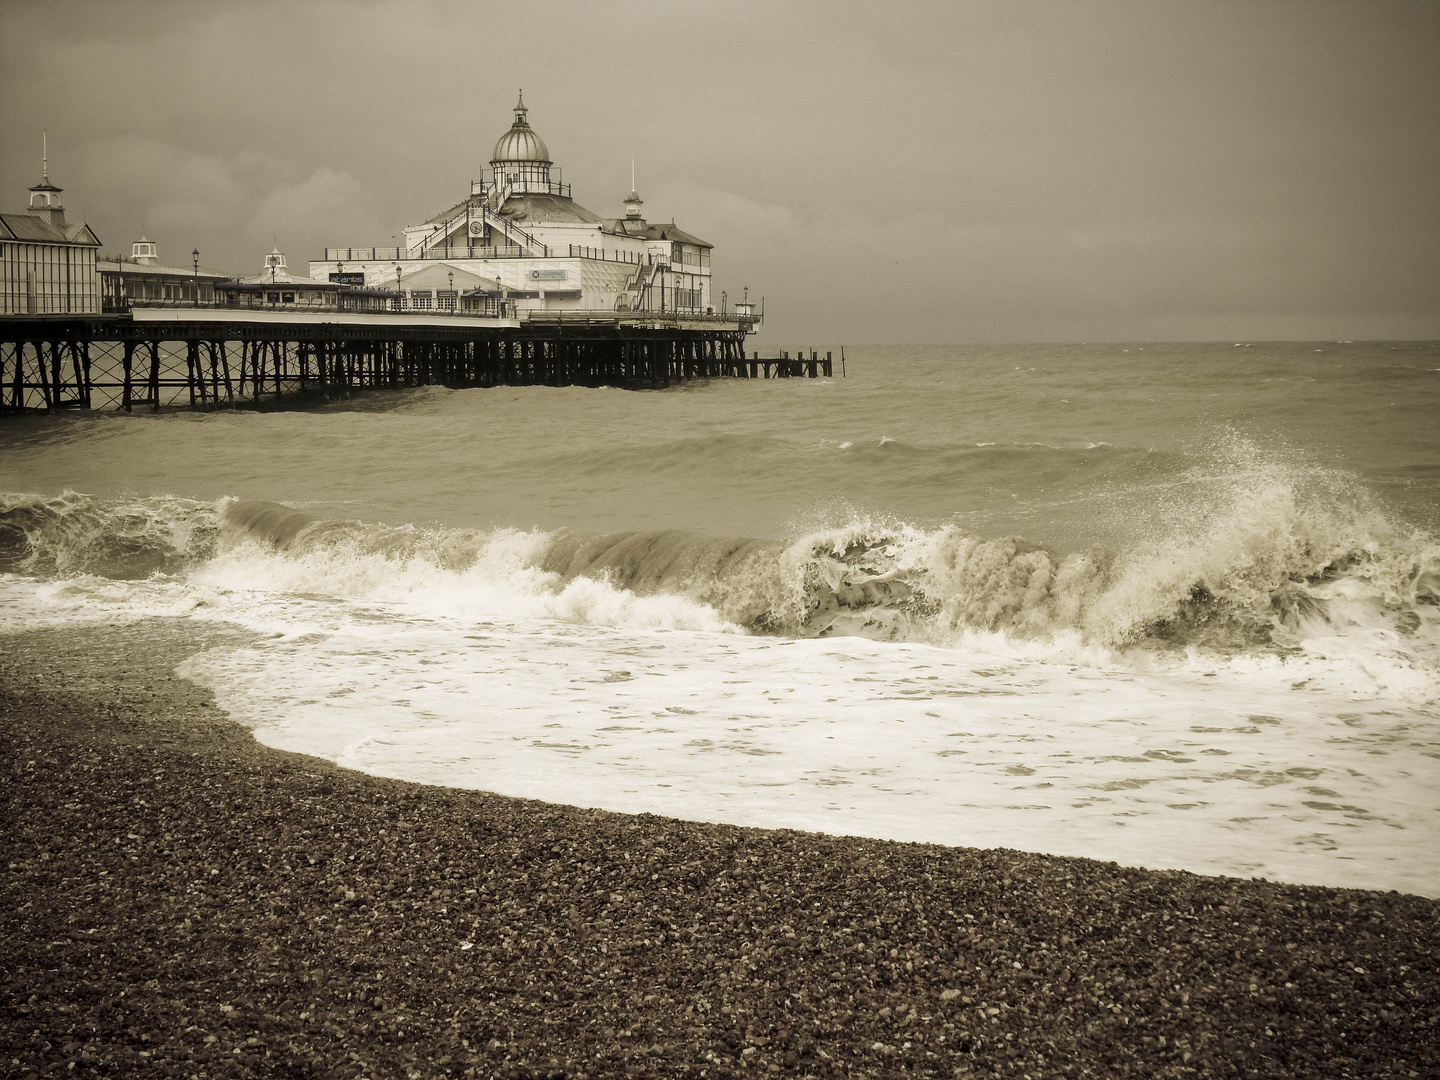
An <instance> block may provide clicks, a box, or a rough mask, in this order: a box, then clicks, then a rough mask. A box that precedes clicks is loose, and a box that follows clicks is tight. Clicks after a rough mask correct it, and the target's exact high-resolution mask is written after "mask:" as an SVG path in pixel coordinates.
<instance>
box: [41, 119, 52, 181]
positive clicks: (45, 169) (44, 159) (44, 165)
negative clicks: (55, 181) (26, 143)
mask: <svg viewBox="0 0 1440 1080" xmlns="http://www.w3.org/2000/svg"><path fill="white" fill-rule="evenodd" d="M40 173H41V180H42V181H43V182H44V183H46V184H48V183H49V182H50V133H49V132H48V131H42V132H41V133H40Z"/></svg>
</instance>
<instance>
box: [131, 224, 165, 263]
mask: <svg viewBox="0 0 1440 1080" xmlns="http://www.w3.org/2000/svg"><path fill="white" fill-rule="evenodd" d="M130 258H132V259H134V260H135V261H136V262H137V263H139V264H140V265H141V266H159V265H160V255H159V253H158V252H157V251H156V250H155V241H153V240H151V239H150V238H149V237H148V236H146V235H145V233H144V231H143V230H142V231H141V233H140V239H139V240H136V241H135V242H134V243H133V244H131V245H130Z"/></svg>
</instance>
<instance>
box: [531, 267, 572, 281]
mask: <svg viewBox="0 0 1440 1080" xmlns="http://www.w3.org/2000/svg"><path fill="white" fill-rule="evenodd" d="M530 280H532V281H564V280H565V271H564V270H531V271H530Z"/></svg>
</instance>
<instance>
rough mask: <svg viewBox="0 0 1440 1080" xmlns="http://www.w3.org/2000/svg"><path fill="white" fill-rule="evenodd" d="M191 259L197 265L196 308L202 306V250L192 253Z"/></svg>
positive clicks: (197, 249)
mask: <svg viewBox="0 0 1440 1080" xmlns="http://www.w3.org/2000/svg"><path fill="white" fill-rule="evenodd" d="M190 259H191V261H192V262H194V264H195V306H196V307H199V306H200V249H199V248H196V249H195V250H194V251H192V252H190Z"/></svg>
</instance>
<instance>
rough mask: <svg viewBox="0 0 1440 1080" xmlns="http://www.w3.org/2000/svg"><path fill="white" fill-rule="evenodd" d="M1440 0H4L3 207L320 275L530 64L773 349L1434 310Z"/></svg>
mask: <svg viewBox="0 0 1440 1080" xmlns="http://www.w3.org/2000/svg"><path fill="white" fill-rule="evenodd" d="M1437 57H1440V3H1436V2H1435V0H1419V2H1411V3H1391V2H1385V0H1354V2H1342V3H1327V2H1324V0H1299V2H1279V0H1276V2H1266V0H1240V2H1236V3H1218V2H1215V3H1212V2H1204V0H1191V2H1187V3H1166V2H1163V0H1131V2H1113V3H1103V2H1094V0H1036V2H1025V0H997V2H993V3H968V2H954V3H936V4H926V3H897V2H890V3H873V4H866V3H862V4H836V3H815V4H809V3H786V2H770V3H764V4H754V5H750V4H743V3H733V2H727V3H707V4H688V3H677V2H663V3H662V2H655V3H605V2H592V3H573V2H567V0H547V2H545V3H506V4H489V3H479V2H473V0H472V2H466V3H443V2H424V0H415V2H384V0H376V2H359V0H346V2H341V0H332V2H318V0H305V2H293V0H292V2H285V3H251V2H244V0H240V2H233V3H226V4H218V3H194V2H189V0H187V2H184V3H145V2H134V0H131V2H125V3H117V2H114V0H107V2H102V3H80V2H70V3H67V2H63V0H61V2H57V0H48V2H46V3H30V2H27V0H0V101H3V102H4V107H3V125H4V126H3V130H0V180H3V183H4V195H3V199H0V206H3V208H4V209H5V210H15V211H18V210H21V209H23V207H24V205H25V200H26V191H25V188H27V187H28V186H30V185H31V184H33V183H35V182H36V181H37V180H38V178H39V169H40V160H39V159H40V133H41V131H42V130H48V131H49V133H50V166H51V170H50V171H51V178H52V180H53V181H54V182H55V183H57V184H59V185H60V186H61V187H63V188H64V189H65V196H64V198H65V203H66V208H67V212H68V213H69V214H70V215H71V217H72V218H73V219H77V220H78V219H80V218H84V219H85V220H86V221H88V222H89V223H90V224H91V225H92V226H93V227H94V229H95V231H96V232H97V233H98V234H99V236H100V238H101V239H102V241H104V250H105V251H107V252H117V251H119V252H125V253H128V251H129V245H130V242H131V241H132V240H134V239H136V238H137V237H138V236H139V233H140V230H141V227H142V224H143V227H144V228H145V229H146V230H148V232H149V235H150V237H151V239H154V240H156V241H158V243H159V244H160V253H161V257H162V261H165V262H169V263H172V264H179V265H186V266H188V265H189V263H190V254H189V253H190V250H191V249H192V248H196V247H198V248H199V249H200V251H201V254H202V263H203V264H204V265H206V266H210V267H214V268H215V269H218V270H223V271H227V272H231V273H235V274H237V275H238V274H254V273H258V272H259V271H260V269H261V261H262V257H263V254H264V253H265V252H266V251H268V250H269V248H270V245H271V242H272V239H273V240H275V241H278V243H279V245H280V247H281V249H282V250H284V251H286V252H287V253H288V255H289V258H290V263H291V267H292V269H294V270H297V271H298V272H304V268H305V264H306V261H307V260H308V259H310V258H315V257H318V256H320V255H323V250H322V249H323V248H324V247H325V246H326V245H327V244H328V245H336V246H338V245H370V244H394V243H396V242H397V241H396V240H395V239H394V237H395V236H396V234H397V233H398V232H399V231H400V228H401V227H402V226H404V225H406V224H408V223H413V222H417V221H421V220H424V219H425V218H427V217H429V216H430V215H431V214H434V213H436V212H438V211H440V210H442V209H444V208H446V207H447V206H450V205H453V204H454V203H455V202H458V201H459V200H460V199H461V198H463V197H464V196H465V195H466V194H467V193H468V191H469V187H468V184H469V181H470V180H471V178H472V177H478V176H479V173H480V168H481V165H482V164H484V163H485V162H487V161H488V160H489V157H490V153H491V150H492V148H493V147H494V144H495V140H496V139H497V138H498V137H499V136H500V134H501V133H502V132H503V131H504V130H505V129H506V128H507V127H508V126H509V124H510V120H511V107H512V106H513V104H514V102H515V94H516V89H517V88H518V87H522V86H523V87H524V89H525V102H526V104H527V105H528V106H529V107H530V121H531V123H532V125H533V126H534V128H535V130H536V131H537V132H539V134H540V135H541V136H542V137H543V138H544V139H545V141H546V143H547V144H548V146H549V148H550V154H551V157H553V158H554V159H555V161H556V163H557V164H558V165H560V166H562V167H563V169H564V178H565V180H567V181H569V182H570V183H572V184H573V185H574V194H575V198H576V200H577V201H578V202H580V203H581V204H582V205H584V206H587V207H589V208H590V209H591V210H593V211H595V212H596V213H598V214H601V215H602V216H620V215H621V214H623V212H624V211H623V207H622V206H621V204H620V200H621V199H622V198H623V197H624V195H625V193H626V192H627V191H628V190H629V187H630V162H631V159H632V158H633V159H634V160H635V163H636V169H637V171H638V185H639V190H640V194H641V196H642V197H643V198H644V200H645V212H646V215H647V217H649V218H650V220H652V221H659V220H663V221H668V220H670V219H671V218H673V219H674V220H675V221H676V222H677V223H678V224H679V225H680V226H681V227H682V228H684V229H686V230H688V231H689V232H692V233H695V234H696V235H698V236H701V237H704V238H705V239H706V240H708V241H710V242H711V243H713V244H715V246H716V252H715V259H714V271H715V282H716V285H715V287H716V292H717V294H718V291H719V290H720V289H722V288H723V289H728V290H729V292H730V294H731V295H732V296H733V295H736V294H738V293H739V292H740V290H741V289H742V287H744V286H749V288H750V291H751V293H752V295H764V296H765V298H766V305H767V314H768V322H767V329H766V333H765V339H766V340H767V341H769V342H777V343H798V344H804V343H813V344H815V345H816V346H818V347H822V348H823V347H826V346H828V345H831V344H834V343H839V342H842V341H844V342H851V343H859V342H925V341H937V342H951V341H1078V340H1142V339H1180V340H1187V339H1234V340H1241V339H1256V338H1337V337H1338V338H1357V339H1358V338H1417V337H1430V338H1433V337H1440V197H1437V196H1440V60H1437Z"/></svg>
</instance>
